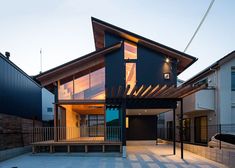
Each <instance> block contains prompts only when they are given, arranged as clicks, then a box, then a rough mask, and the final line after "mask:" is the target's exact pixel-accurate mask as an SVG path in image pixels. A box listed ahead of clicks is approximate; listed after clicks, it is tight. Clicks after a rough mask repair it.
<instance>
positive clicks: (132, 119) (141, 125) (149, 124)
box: [126, 115, 157, 140]
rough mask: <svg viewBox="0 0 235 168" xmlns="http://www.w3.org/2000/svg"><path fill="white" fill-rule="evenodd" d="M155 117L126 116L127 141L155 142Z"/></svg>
mask: <svg viewBox="0 0 235 168" xmlns="http://www.w3.org/2000/svg"><path fill="white" fill-rule="evenodd" d="M156 125H157V120H156V116H152V115H149V116H147V115H145V116H144V115H138V116H128V124H127V128H126V130H127V131H126V133H127V134H126V137H127V140H156V138H157V136H156V128H157V127H156Z"/></svg>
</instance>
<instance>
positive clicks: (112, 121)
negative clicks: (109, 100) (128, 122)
mask: <svg viewBox="0 0 235 168" xmlns="http://www.w3.org/2000/svg"><path fill="white" fill-rule="evenodd" d="M106 126H120V121H119V109H118V108H107V109H106Z"/></svg>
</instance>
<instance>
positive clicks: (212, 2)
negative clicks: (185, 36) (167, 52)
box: [184, 0, 215, 52]
mask: <svg viewBox="0 0 235 168" xmlns="http://www.w3.org/2000/svg"><path fill="white" fill-rule="evenodd" d="M214 2H215V0H212V1H211V3H210V5H209V7H208V9H207V10H206V13H205V15H204V16H203V18H202V20H201V22H200V23H199V25H198V26H197V29H196V31H195V32H194V34H193V36H192V37H191V39H190V41H189V42H188V44H187V46H186V47H185V49H184V52H186V51H187V49H188V47H189V46H190V44H191V43H192V41H193V39H194V37H195V36H196V34H197V32H198V31H199V29H200V27H201V25H202V24H203V22H204V20H205V19H206V17H207V15H208V13H209V12H210V10H211V7H212V6H213V4H214Z"/></svg>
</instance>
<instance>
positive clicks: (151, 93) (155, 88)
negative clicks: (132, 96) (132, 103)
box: [146, 85, 161, 98]
mask: <svg viewBox="0 0 235 168" xmlns="http://www.w3.org/2000/svg"><path fill="white" fill-rule="evenodd" d="M160 87H161V86H160V85H156V86H155V87H154V88H153V90H152V91H151V92H150V93H149V94H148V95H146V97H148V98H150V97H152V96H153V95H154V94H155V92H156V91H157V90H158V89H159V88H160Z"/></svg>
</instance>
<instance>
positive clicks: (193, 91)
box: [180, 84, 207, 98]
mask: <svg viewBox="0 0 235 168" xmlns="http://www.w3.org/2000/svg"><path fill="white" fill-rule="evenodd" d="M205 88H207V84H203V85H201V86H197V87H194V88H193V90H191V91H189V92H187V93H185V94H183V95H180V98H184V97H186V96H189V95H191V94H193V93H195V92H197V91H199V90H202V89H205Z"/></svg>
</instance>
